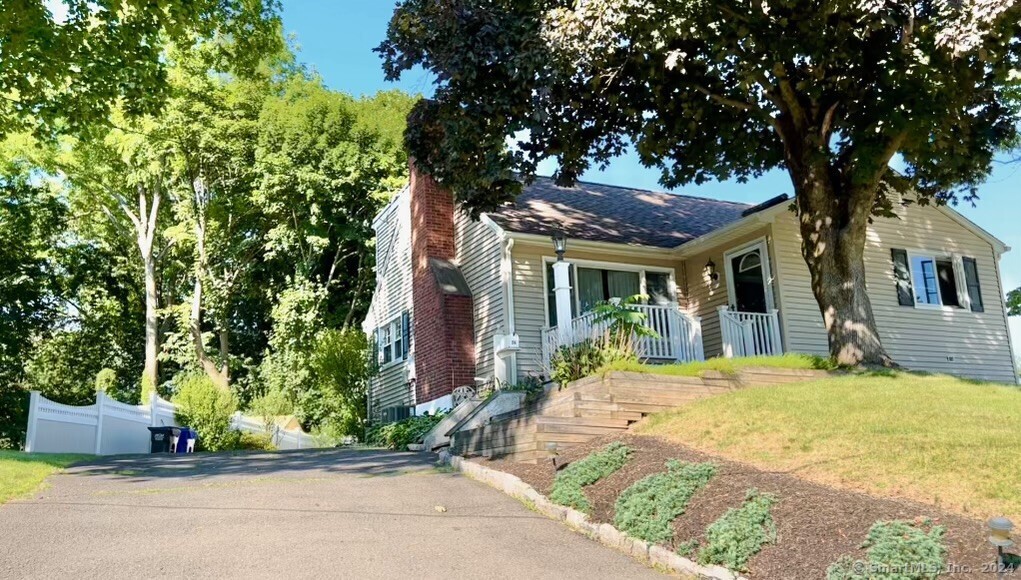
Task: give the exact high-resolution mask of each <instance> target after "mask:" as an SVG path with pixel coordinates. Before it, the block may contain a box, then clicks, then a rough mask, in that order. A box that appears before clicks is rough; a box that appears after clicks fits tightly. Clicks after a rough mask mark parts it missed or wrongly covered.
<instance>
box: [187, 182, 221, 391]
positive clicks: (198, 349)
mask: <svg viewBox="0 0 1021 580" xmlns="http://www.w3.org/2000/svg"><path fill="white" fill-rule="evenodd" d="M196 198H198V195H196ZM196 201H197V202H198V201H199V200H198V199H196ZM196 208H197V209H198V210H199V213H198V215H197V216H196V219H195V245H196V247H197V250H198V256H197V258H198V263H197V264H196V267H195V286H194V290H193V291H192V297H191V319H190V321H189V322H190V324H189V326H190V327H191V340H192V346H193V347H194V349H195V358H196V359H198V362H199V365H200V366H201V367H202V370H203V371H204V372H205V373H206V376H208V377H209V378H210V380H212V381H213V384H214V385H216V386H217V387H219V388H221V389H223V390H228V389H230V374H229V368H230V364H229V360H228V353H227V352H226V349H227V345H228V342H227V339H226V333H225V331H224V332H221V333H220V349H221V354H222V355H223V359H222V363H221V364H222V368H218V367H217V366H216V362H215V361H213V360H212V359H210V358H209V355H208V354H206V344H205V341H204V340H203V338H202V272H203V271H204V270H205V269H206V260H207V257H206V220H205V216H204V215H203V214H202V213H201V212H202V211H204V210H205V206H204V205H203V204H201V203H196Z"/></svg>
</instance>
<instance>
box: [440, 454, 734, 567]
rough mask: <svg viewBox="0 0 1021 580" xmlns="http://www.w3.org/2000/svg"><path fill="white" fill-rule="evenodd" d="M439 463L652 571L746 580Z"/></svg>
mask: <svg viewBox="0 0 1021 580" xmlns="http://www.w3.org/2000/svg"><path fill="white" fill-rule="evenodd" d="M440 462H441V463H444V464H447V465H449V466H450V467H451V468H453V469H454V470H456V471H458V472H460V473H463V474H464V475H466V476H468V477H470V478H471V479H474V480H476V481H480V482H482V483H485V484H487V485H489V486H491V487H494V488H496V489H498V490H500V491H502V492H504V493H505V494H507V495H509V496H511V497H513V498H514V499H516V500H518V501H520V502H521V503H523V504H525V505H526V506H528V507H529V508H531V509H533V510H534V511H537V512H539V513H540V514H542V515H544V516H546V517H548V518H550V519H553V520H557V521H560V522H563V523H565V524H567V527H569V528H571V529H572V530H574V531H575V532H578V533H580V534H583V535H585V536H588V537H589V538H590V539H593V540H595V541H597V542H599V543H601V544H603V545H604V546H607V547H610V548H613V549H615V550H617V551H618V552H623V553H624V554H627V555H628V556H631V557H632V558H635V559H637V560H640V561H642V562H644V563H646V564H651V565H652V566H654V567H661V568H665V569H666V570H668V571H670V572H675V573H677V574H681V575H683V576H694V577H696V578H707V579H712V580H746V579H745V578H744V577H743V576H739V575H737V574H735V573H733V572H731V571H730V570H728V569H726V568H724V567H722V566H703V565H701V564H699V563H697V562H694V561H692V560H689V559H687V558H685V557H683V556H681V555H679V554H676V553H674V552H671V551H670V550H668V549H666V548H664V547H663V546H659V545H656V544H649V543H648V542H645V541H644V540H639V539H638V538H632V537H630V536H628V535H627V534H626V533H624V532H621V531H620V530H618V529H617V528H615V527H613V526H611V525H610V524H597V523H593V522H590V521H589V519H588V515H586V514H583V513H582V512H579V511H577V510H574V509H571V508H569V507H564V506H562V505H557V504H555V503H553V502H551V501H550V500H549V499H547V498H546V496H544V495H542V494H541V493H539V492H537V491H536V490H535V489H534V488H533V487H532V486H530V485H528V484H527V483H525V482H524V481H522V480H521V479H520V478H518V477H516V476H514V475H511V474H509V473H504V472H502V471H497V470H495V469H490V468H488V467H485V466H482V465H479V464H478V463H473V462H471V461H468V460H467V459H465V458H464V457H461V456H459V455H450V454H449V453H446V452H443V453H440Z"/></svg>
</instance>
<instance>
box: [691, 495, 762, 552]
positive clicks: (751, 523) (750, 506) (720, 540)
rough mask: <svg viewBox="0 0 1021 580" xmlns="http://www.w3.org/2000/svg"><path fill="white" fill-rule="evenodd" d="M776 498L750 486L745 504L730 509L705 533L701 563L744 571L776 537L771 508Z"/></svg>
mask: <svg viewBox="0 0 1021 580" xmlns="http://www.w3.org/2000/svg"><path fill="white" fill-rule="evenodd" d="M774 503H776V498H774V497H773V496H771V495H768V494H760V493H759V492H758V491H756V490H754V489H751V490H749V491H748V494H747V495H746V496H745V501H744V504H743V505H742V506H741V507H739V508H736V509H735V508H731V509H729V510H727V513H725V514H723V516H721V517H720V519H718V520H716V521H715V522H713V524H712V525H710V526H709V527H708V528H707V529H706V532H705V546H704V547H703V548H702V549H701V550H699V552H698V561H699V563H701V564H719V565H721V566H725V567H727V568H729V569H731V570H738V571H743V570H745V565H746V564H747V563H748V560H749V559H750V558H751V557H752V556H754V555H755V554H758V553H759V550H761V549H762V546H763V545H764V544H766V543H768V542H773V541H775V540H776V526H775V525H774V524H773V516H772V515H770V513H769V512H770V509H771V508H772V507H773V504H774Z"/></svg>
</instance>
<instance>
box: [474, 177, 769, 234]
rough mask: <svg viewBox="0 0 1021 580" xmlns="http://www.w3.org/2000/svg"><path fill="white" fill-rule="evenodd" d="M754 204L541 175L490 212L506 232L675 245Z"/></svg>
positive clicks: (728, 220)
mask: <svg viewBox="0 0 1021 580" xmlns="http://www.w3.org/2000/svg"><path fill="white" fill-rule="evenodd" d="M750 207H751V206H750V205H747V204H743V203H735V202H730V201H721V200H716V199H707V198H702V197H691V196H686V195H677V194H672V193H662V192H657V191H646V190H642V189H631V188H627V187H616V186H612V185H599V184H594V183H583V182H579V183H578V184H577V185H576V186H575V187H559V186H557V185H556V184H555V183H554V182H553V180H552V179H549V178H542V177H540V178H537V179H536V180H535V182H534V183H532V184H531V185H529V186H527V187H525V190H524V191H523V192H522V193H521V195H519V196H518V198H517V200H516V201H515V202H514V203H513V204H509V205H506V206H504V207H501V208H500V209H498V210H496V211H494V212H489V214H488V215H489V217H490V218H492V219H493V221H495V222H496V223H498V224H499V225H500V227H502V228H504V229H505V230H507V231H511V232H517V233H525V234H539V235H550V234H552V233H553V231H554V230H555V229H556V228H557V226H558V225H560V226H561V227H563V229H564V232H565V233H566V234H567V237H568V238H574V239H581V240H588V241H596V242H612V243H618V244H630V245H643V246H655V247H661V248H673V247H676V246H679V245H681V244H683V243H685V242H688V241H691V240H693V239H695V238H697V237H699V236H703V235H705V234H708V233H709V232H711V231H713V230H716V229H719V228H721V227H723V226H725V225H727V224H729V223H731V222H734V221H737V220H738V219H740V218H741V212H743V211H745V210H746V209H748V208H750Z"/></svg>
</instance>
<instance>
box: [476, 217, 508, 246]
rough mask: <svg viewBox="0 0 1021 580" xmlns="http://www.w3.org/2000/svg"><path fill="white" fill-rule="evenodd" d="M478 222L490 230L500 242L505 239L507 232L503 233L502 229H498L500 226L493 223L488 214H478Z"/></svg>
mask: <svg viewBox="0 0 1021 580" xmlns="http://www.w3.org/2000/svg"><path fill="white" fill-rule="evenodd" d="M479 221H480V222H482V223H483V224H484V225H485V226H486V227H488V228H489V229H490V230H492V231H493V233H494V234H496V235H497V237H499V238H500V240H503V239H504V238H505V237H507V232H506V231H504V229H503V228H502V227H500V224H498V223H496V222H495V221H493V218H491V217H489V215H488V214H480V215H479Z"/></svg>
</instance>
